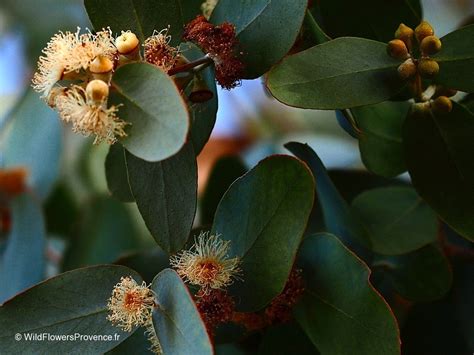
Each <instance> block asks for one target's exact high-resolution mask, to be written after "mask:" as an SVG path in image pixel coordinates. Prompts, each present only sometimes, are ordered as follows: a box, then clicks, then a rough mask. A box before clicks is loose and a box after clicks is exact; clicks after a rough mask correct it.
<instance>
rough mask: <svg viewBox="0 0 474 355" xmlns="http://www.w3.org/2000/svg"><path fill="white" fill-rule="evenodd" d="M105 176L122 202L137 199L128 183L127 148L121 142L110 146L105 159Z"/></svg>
mask: <svg viewBox="0 0 474 355" xmlns="http://www.w3.org/2000/svg"><path fill="white" fill-rule="evenodd" d="M105 178H106V179H107V186H108V187H109V191H110V193H111V194H112V196H113V197H115V198H116V199H117V200H119V201H121V202H134V201H135V198H134V197H133V195H132V191H131V190H130V184H129V183H128V172H127V164H126V161H125V149H124V148H123V147H122V146H121V145H120V144H114V145H112V146H110V149H109V153H108V154H107V158H106V159H105Z"/></svg>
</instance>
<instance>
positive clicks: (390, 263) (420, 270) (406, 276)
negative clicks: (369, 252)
mask: <svg viewBox="0 0 474 355" xmlns="http://www.w3.org/2000/svg"><path fill="white" fill-rule="evenodd" d="M375 265H378V266H381V267H382V268H383V269H384V270H385V273H384V275H385V276H386V277H388V278H389V279H391V281H392V283H393V286H394V287H395V289H396V290H397V292H398V293H399V294H400V295H401V296H402V297H404V298H406V299H408V300H411V301H414V302H427V301H434V300H437V299H440V298H442V297H443V296H444V295H445V294H446V293H447V292H448V291H449V289H450V288H451V284H452V281H453V275H452V272H451V266H450V265H449V262H448V260H447V259H446V257H445V256H444V255H443V253H442V252H441V251H440V249H439V248H438V247H437V246H435V245H427V246H425V247H423V248H421V249H419V250H417V251H414V252H412V253H409V254H405V255H397V256H390V257H379V258H377V259H376V260H375V261H374V266H375Z"/></svg>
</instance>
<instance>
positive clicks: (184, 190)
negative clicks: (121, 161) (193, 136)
mask: <svg viewBox="0 0 474 355" xmlns="http://www.w3.org/2000/svg"><path fill="white" fill-rule="evenodd" d="M126 160H127V167H128V176H129V182H130V186H131V188H132V192H133V195H134V196H135V200H136V201H137V206H138V209H139V210H140V214H141V215H142V217H143V219H144V221H145V224H146V225H147V227H148V229H149V230H150V232H151V234H152V235H153V238H155V240H156V242H157V243H158V245H159V246H160V247H161V248H162V249H163V250H165V251H166V252H168V253H174V252H176V251H178V250H180V249H181V248H182V247H183V246H184V244H185V243H186V240H187V239H188V236H189V232H190V231H191V228H192V226H193V221H194V216H195V213H196V203H197V166H196V157H195V155H194V150H193V146H192V144H190V143H188V144H186V145H185V146H184V147H183V149H182V150H181V151H180V152H179V153H178V154H176V155H174V156H172V157H171V158H168V159H166V160H163V161H160V162H156V163H149V162H146V161H144V160H141V159H139V158H137V157H135V156H133V155H132V154H130V153H128V152H127V156H126Z"/></svg>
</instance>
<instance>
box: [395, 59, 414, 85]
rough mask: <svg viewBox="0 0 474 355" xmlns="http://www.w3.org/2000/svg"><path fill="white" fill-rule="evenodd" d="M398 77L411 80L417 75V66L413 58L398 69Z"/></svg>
mask: <svg viewBox="0 0 474 355" xmlns="http://www.w3.org/2000/svg"><path fill="white" fill-rule="evenodd" d="M397 70H398V75H400V77H401V78H402V79H404V80H406V79H408V78H411V77H412V76H414V75H415V74H416V65H415V63H414V62H413V60H412V59H411V58H409V59H407V60H405V61H404V62H403V63H402V64H400V66H399V67H398V69H397Z"/></svg>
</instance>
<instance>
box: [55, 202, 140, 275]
mask: <svg viewBox="0 0 474 355" xmlns="http://www.w3.org/2000/svg"><path fill="white" fill-rule="evenodd" d="M75 229H76V234H75V235H74V236H73V238H71V242H70V245H69V247H68V250H67V252H66V255H65V256H64V265H63V269H64V270H71V269H74V268H78V267H83V266H86V265H94V264H105V263H111V262H113V261H114V260H115V259H117V258H118V257H119V256H120V255H122V254H123V253H124V252H126V251H130V250H132V249H136V248H138V246H139V241H138V235H137V230H136V228H135V224H134V221H133V219H132V216H131V214H130V213H129V211H128V210H127V208H126V207H125V205H123V204H121V203H120V202H117V201H115V200H113V199H111V198H108V197H96V198H94V199H93V200H91V201H90V202H89V203H87V204H86V205H85V206H84V208H83V214H82V216H81V218H80V220H79V223H78V225H77V226H76V228H75Z"/></svg>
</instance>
